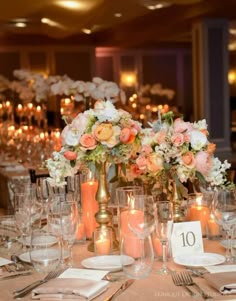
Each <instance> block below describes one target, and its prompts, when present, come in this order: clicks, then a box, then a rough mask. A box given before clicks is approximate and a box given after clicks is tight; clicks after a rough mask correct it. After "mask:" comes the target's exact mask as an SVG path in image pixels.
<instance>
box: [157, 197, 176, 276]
mask: <svg viewBox="0 0 236 301" xmlns="http://www.w3.org/2000/svg"><path fill="white" fill-rule="evenodd" d="M156 206H157V219H156V232H157V237H158V238H159V240H160V242H161V245H162V267H161V269H160V270H158V274H164V275H165V274H169V273H170V272H171V271H170V269H169V268H168V266H167V252H168V246H169V237H170V234H171V228H172V224H173V208H172V203H171V202H169V201H167V200H160V201H158V202H157V204H156Z"/></svg>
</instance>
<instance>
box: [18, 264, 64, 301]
mask: <svg viewBox="0 0 236 301" xmlns="http://www.w3.org/2000/svg"><path fill="white" fill-rule="evenodd" d="M65 270H66V268H62V269H58V270H55V271H51V272H50V273H48V274H47V276H46V277H45V278H43V279H41V280H37V281H34V282H33V283H31V284H29V285H27V286H26V287H23V288H22V289H18V290H16V291H14V292H13V294H14V299H15V298H22V297H24V296H26V295H28V294H29V293H30V292H31V291H32V290H33V289H34V288H36V287H38V286H40V285H41V284H44V283H46V282H48V281H49V280H51V279H54V278H57V277H58V276H59V275H61V273H63V272H64V271H65Z"/></svg>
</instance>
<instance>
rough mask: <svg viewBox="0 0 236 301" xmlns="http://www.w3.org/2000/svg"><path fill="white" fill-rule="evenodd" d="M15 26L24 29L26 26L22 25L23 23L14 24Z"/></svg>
mask: <svg viewBox="0 0 236 301" xmlns="http://www.w3.org/2000/svg"><path fill="white" fill-rule="evenodd" d="M15 26H16V27H26V24H25V23H23V22H16V23H15Z"/></svg>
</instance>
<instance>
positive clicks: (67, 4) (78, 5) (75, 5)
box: [57, 0, 83, 9]
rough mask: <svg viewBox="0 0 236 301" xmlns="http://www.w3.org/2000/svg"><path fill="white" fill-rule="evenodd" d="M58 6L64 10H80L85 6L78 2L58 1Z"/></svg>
mask: <svg viewBox="0 0 236 301" xmlns="http://www.w3.org/2000/svg"><path fill="white" fill-rule="evenodd" d="M57 4H58V5H59V6H62V7H64V8H68V9H80V8H81V7H82V6H83V5H82V4H81V2H77V1H63V0H62V1H57Z"/></svg>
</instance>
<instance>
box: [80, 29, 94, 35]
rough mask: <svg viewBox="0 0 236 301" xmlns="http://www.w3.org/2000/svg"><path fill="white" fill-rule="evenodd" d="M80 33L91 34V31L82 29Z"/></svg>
mask: <svg viewBox="0 0 236 301" xmlns="http://www.w3.org/2000/svg"><path fill="white" fill-rule="evenodd" d="M82 32H83V33H86V34H91V33H92V30H91V29H89V28H83V29H82Z"/></svg>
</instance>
